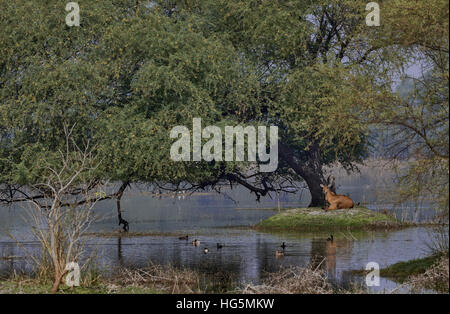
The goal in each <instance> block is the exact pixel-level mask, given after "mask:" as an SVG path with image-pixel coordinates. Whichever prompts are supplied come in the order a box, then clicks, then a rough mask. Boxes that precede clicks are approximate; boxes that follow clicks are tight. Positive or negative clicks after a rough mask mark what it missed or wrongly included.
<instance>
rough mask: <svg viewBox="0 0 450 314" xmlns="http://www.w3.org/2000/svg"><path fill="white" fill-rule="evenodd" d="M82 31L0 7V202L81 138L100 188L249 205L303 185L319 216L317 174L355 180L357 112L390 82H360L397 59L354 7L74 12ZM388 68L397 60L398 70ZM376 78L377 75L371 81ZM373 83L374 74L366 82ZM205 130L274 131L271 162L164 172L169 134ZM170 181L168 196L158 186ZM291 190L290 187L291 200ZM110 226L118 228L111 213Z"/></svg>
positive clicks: (85, 7) (19, 195)
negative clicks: (202, 194)
mask: <svg viewBox="0 0 450 314" xmlns="http://www.w3.org/2000/svg"><path fill="white" fill-rule="evenodd" d="M80 5H81V7H80V8H81V26H80V27H68V26H66V24H65V15H66V14H67V12H65V11H64V7H65V6H64V5H63V4H61V3H60V2H57V1H50V2H49V1H2V10H1V11H0V26H1V28H2V33H1V34H0V47H1V48H0V121H1V124H0V184H1V188H2V189H1V192H2V194H1V197H0V198H1V200H2V201H4V202H7V203H8V202H13V201H18V200H25V199H27V198H39V197H42V196H41V195H28V194H27V193H26V187H27V186H29V185H30V184H33V183H34V182H37V181H39V178H40V173H39V171H38V169H39V167H37V165H38V164H39V163H40V161H41V160H42V159H43V157H44V156H47V155H48V154H51V153H54V152H57V151H58V149H61V147H63V145H64V132H63V130H64V128H68V127H70V128H72V129H73V134H72V137H73V138H74V140H75V141H76V142H77V143H80V144H82V143H83V142H86V141H88V140H89V141H90V142H93V143H94V144H95V145H96V146H95V147H96V153H97V154H98V156H99V158H100V159H101V160H102V163H101V166H100V167H99V168H98V169H97V171H96V173H95V176H96V179H97V180H98V182H101V181H103V180H112V181H116V182H120V186H119V187H118V189H117V190H116V191H113V192H111V194H108V195H106V196H105V197H104V198H105V199H106V198H116V199H117V200H118V205H119V209H120V198H121V196H122V194H123V192H124V190H125V189H126V188H127V187H128V186H129V184H130V183H133V182H144V183H151V184H156V185H157V186H161V187H166V188H167V187H170V188H180V186H181V185H182V188H190V189H198V188H206V187H217V186H220V185H221V184H224V183H227V184H232V185H233V184H240V185H242V186H244V187H246V188H248V189H249V190H250V191H251V192H253V193H255V194H256V196H257V197H258V198H259V197H260V196H264V195H267V194H268V193H270V192H271V191H279V190H283V189H285V188H290V187H291V184H292V182H294V181H299V180H300V181H302V180H304V181H305V182H306V184H307V186H308V188H309V190H310V192H311V195H312V200H311V206H320V205H323V202H324V198H323V195H322V191H321V189H320V183H323V182H324V181H325V179H324V171H323V167H324V166H325V165H330V164H333V163H336V162H338V163H340V164H341V165H343V166H344V167H345V168H346V169H349V170H350V169H352V168H353V167H354V165H355V163H358V162H360V161H361V160H362V159H363V158H364V156H365V150H366V146H367V145H366V144H367V124H366V123H365V122H366V121H365V120H364V119H361V117H362V116H363V114H365V113H366V108H367V107H371V108H375V107H376V106H377V102H380V101H383V100H385V98H383V97H379V95H380V91H383V92H386V93H388V94H389V92H387V91H386V86H387V85H388V83H387V82H384V86H383V84H380V82H379V81H377V80H375V79H371V78H370V74H371V71H375V70H376V69H378V67H379V66H380V65H383V64H385V62H386V58H387V59H389V60H392V61H395V60H397V59H398V58H399V59H398V60H400V61H403V60H402V59H401V58H400V57H399V55H398V54H396V52H397V51H396V50H395V49H394V50H387V49H385V48H386V47H392V46H395V44H396V43H395V42H387V41H386V35H385V33H383V32H384V30H383V29H381V28H377V27H368V26H366V24H365V15H366V14H367V12H365V10H364V9H365V2H364V1H354V0H339V1H338V0H333V1H324V0H321V1H306V0H305V1H287V0H284V1H282V0H277V1H273V0H272V1H269V0H260V1H249V0H245V1H244V0H236V1H225V0H216V1H195V0H191V1H154V2H144V1H134V0H133V1H131V0H130V1H126V0H122V1H119V0H114V1H113V0H110V1H93V0H92V1H83V2H82V3H80ZM400 61H399V62H400ZM377 71H378V70H377ZM379 77H381V76H378V75H377V78H379ZM195 117H200V118H202V119H203V124H204V125H208V124H214V125H218V126H225V125H237V124H241V125H256V124H258V125H259V124H264V125H276V126H278V127H279V134H280V146H279V155H280V164H279V167H278V169H277V170H276V171H275V172H273V173H263V172H260V171H259V167H258V163H256V164H255V163H246V162H174V161H172V160H171V159H170V157H169V156H170V154H169V150H170V145H171V140H170V138H169V131H170V129H171V128H172V127H174V126H176V125H185V126H189V125H191V123H192V119H193V118H195ZM167 184H169V185H167ZM289 190H290V189H289ZM119 219H122V218H121V216H120V212H119Z"/></svg>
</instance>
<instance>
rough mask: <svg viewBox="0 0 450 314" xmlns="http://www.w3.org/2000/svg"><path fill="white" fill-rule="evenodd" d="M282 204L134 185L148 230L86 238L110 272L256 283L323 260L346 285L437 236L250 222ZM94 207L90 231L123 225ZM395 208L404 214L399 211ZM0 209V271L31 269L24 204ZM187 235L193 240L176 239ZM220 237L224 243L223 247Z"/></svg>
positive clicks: (420, 249) (131, 200) (133, 212)
mask: <svg viewBox="0 0 450 314" xmlns="http://www.w3.org/2000/svg"><path fill="white" fill-rule="evenodd" d="M355 189H356V187H355ZM306 194H307V193H306ZM348 194H350V195H352V196H353V197H354V199H355V201H356V202H358V201H362V199H363V198H364V199H366V200H367V199H369V202H370V201H371V200H372V203H369V208H370V207H371V208H372V209H374V210H381V209H382V208H384V207H385V208H389V206H388V205H386V206H382V204H381V205H380V204H379V203H375V202H374V201H373V198H374V196H373V195H372V196H371V195H359V198H360V200H358V197H355V196H354V195H356V193H355V192H353V193H352V190H351V189H350V190H349V191H348ZM279 201H280V205H281V207H300V206H306V205H307V204H308V202H309V199H308V195H306V197H305V195H301V194H295V195H292V194H287V195H281V196H280V200H279ZM277 205H278V200H277V199H276V198H274V199H270V198H264V199H262V201H261V202H260V203H257V202H255V199H254V197H253V196H251V195H250V194H248V193H247V192H246V191H244V190H242V189H235V190H231V191H228V192H227V193H225V194H206V193H205V194H199V195H192V196H184V197H183V196H182V195H174V196H164V197H161V198H157V197H153V196H151V195H149V193H146V192H140V191H138V190H136V189H133V190H132V192H128V193H127V194H126V195H125V196H124V198H123V201H122V206H123V208H124V213H123V215H124V218H125V219H127V220H128V221H129V223H130V231H132V232H142V233H145V234H146V236H135V237H129V236H126V237H124V236H119V235H117V236H112V237H103V236H102V237H99V236H93V237H90V239H89V248H90V249H91V250H93V249H95V250H96V252H97V254H98V255H99V256H100V257H101V258H100V261H99V262H100V264H101V265H103V268H104V269H105V270H106V271H107V272H113V271H114V269H116V267H117V266H126V267H145V266H146V265H148V264H149V263H156V264H171V265H174V266H177V267H187V268H192V269H198V270H201V271H202V272H207V273H208V272H210V273H215V272H219V271H220V272H227V273H231V274H233V275H234V278H235V280H237V281H239V282H241V283H245V282H252V283H258V282H260V280H261V277H262V276H263V275H264V273H265V272H271V271H275V270H277V269H279V268H280V267H284V266H290V265H295V266H306V265H308V264H309V263H311V262H313V261H316V262H317V261H319V262H320V261H321V260H322V259H323V258H326V259H325V260H324V262H323V263H322V264H321V266H320V267H323V268H324V269H325V270H326V272H327V274H328V277H329V279H330V281H332V282H333V283H335V284H337V285H339V286H347V285H348V284H349V283H350V282H355V281H356V282H363V278H361V277H359V276H354V275H352V273H351V272H350V271H351V270H355V269H363V268H365V266H366V264H367V263H369V262H376V263H378V264H379V265H380V267H385V266H388V265H390V264H393V263H396V262H398V261H406V260H410V259H413V258H419V257H423V256H426V255H427V253H428V249H427V243H429V242H430V237H431V236H432V235H433V231H432V230H431V229H427V228H423V227H420V228H408V229H404V230H399V231H393V232H392V231H391V232H356V233H352V234H350V233H348V232H336V233H335V234H334V237H335V241H334V242H333V243H330V242H329V241H326V238H327V237H328V236H329V234H325V233H302V234H292V233H291V234H289V233H288V234H283V233H263V232H258V231H255V230H252V229H250V228H249V227H250V226H253V225H254V224H256V223H258V222H259V221H261V220H263V219H266V218H268V217H270V216H271V215H274V214H276V213H277V210H274V209H273V208H276V207H277ZM269 208H272V209H269ZM96 212H97V213H98V214H99V215H100V216H102V217H103V219H102V220H101V221H100V222H97V223H96V224H95V225H94V226H93V227H92V230H91V231H92V232H96V233H108V232H109V233H110V232H111V231H116V230H118V229H119V228H118V226H117V220H116V219H117V218H116V213H115V204H114V202H110V201H105V202H102V203H100V204H99V205H98V206H97V209H96ZM420 212H421V215H420V217H422V216H427V215H428V216H429V215H431V211H429V210H428V211H426V210H425V211H424V210H422V211H420ZM427 213H428V214H427ZM397 214H398V215H403V216H404V214H402V213H400V212H398V213H397ZM0 215H1V216H0V217H1V220H0V257H1V256H3V257H13V258H8V259H7V260H0V273H3V274H6V273H9V272H11V271H12V270H14V269H16V270H18V269H21V270H23V269H25V270H29V269H31V268H32V266H31V265H29V264H28V263H27V262H26V261H27V259H25V258H24V257H25V256H26V253H25V250H26V251H27V252H35V251H36V250H38V248H39V245H38V243H37V242H35V241H34V240H33V238H32V236H31V234H30V231H29V229H30V228H29V226H28V225H27V224H26V223H24V221H23V216H24V210H23V209H22V208H20V207H13V208H0ZM413 216H414V215H413ZM415 217H418V216H417V215H416V216H415ZM10 234H12V235H14V236H15V237H16V238H18V239H19V240H20V241H21V242H22V246H23V247H20V246H18V245H17V244H16V243H15V242H14V241H13V240H11V237H10ZM186 234H187V235H189V241H182V240H179V239H178V237H179V236H182V235H186ZM193 239H198V240H199V241H200V242H201V244H200V245H199V246H198V247H194V246H193V245H192V244H191V241H192V240H193ZM282 242H286V245H287V247H286V250H285V256H284V257H281V258H277V257H275V251H276V250H277V249H279V246H280V244H281V243H282ZM216 243H221V244H223V245H224V247H223V248H222V249H219V250H218V249H217V248H216ZM205 247H207V248H208V249H209V251H210V252H209V253H208V254H204V253H203V249H204V248H205ZM395 287H396V284H395V283H394V282H392V281H390V280H386V279H382V280H381V286H380V287H373V288H371V290H372V291H380V290H381V291H383V290H385V291H389V290H392V289H394V288H395Z"/></svg>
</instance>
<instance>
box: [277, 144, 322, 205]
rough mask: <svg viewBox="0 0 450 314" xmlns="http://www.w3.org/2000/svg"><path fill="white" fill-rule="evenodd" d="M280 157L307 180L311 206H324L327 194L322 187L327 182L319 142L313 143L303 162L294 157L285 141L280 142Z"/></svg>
mask: <svg viewBox="0 0 450 314" xmlns="http://www.w3.org/2000/svg"><path fill="white" fill-rule="evenodd" d="M279 148H280V149H279V153H280V157H281V158H282V159H283V160H284V161H285V162H286V163H287V164H288V165H289V167H291V168H292V170H294V171H295V173H297V174H298V175H299V176H301V177H302V178H303V180H305V182H306V184H307V185H308V189H309V192H310V193H311V202H310V204H309V207H324V206H325V195H324V194H323V190H322V188H321V187H320V185H321V184H326V182H325V178H324V176H323V171H322V162H321V160H320V150H319V145H318V143H314V144H313V145H311V148H310V150H309V151H307V152H306V161H305V162H303V163H301V162H299V161H297V160H296V159H295V158H294V153H293V151H292V150H291V149H290V148H289V147H288V146H287V145H284V144H283V143H280V144H279Z"/></svg>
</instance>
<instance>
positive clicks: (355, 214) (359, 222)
mask: <svg viewBox="0 0 450 314" xmlns="http://www.w3.org/2000/svg"><path fill="white" fill-rule="evenodd" d="M411 225H412V224H410V223H405V222H401V221H399V220H397V219H396V218H394V217H393V216H390V215H387V214H384V213H377V212H373V211H371V210H369V209H367V208H365V207H357V208H352V209H340V210H333V211H325V210H324V209H321V208H317V207H311V208H296V209H289V210H286V211H284V212H282V213H280V214H277V215H275V216H272V217H269V218H268V219H266V220H264V221H262V222H260V223H259V224H257V225H256V226H255V229H257V230H263V231H264V230H267V231H270V230H274V231H290V232H292V231H294V232H302V231H333V230H377V229H381V230H383V229H395V228H403V227H408V226H411Z"/></svg>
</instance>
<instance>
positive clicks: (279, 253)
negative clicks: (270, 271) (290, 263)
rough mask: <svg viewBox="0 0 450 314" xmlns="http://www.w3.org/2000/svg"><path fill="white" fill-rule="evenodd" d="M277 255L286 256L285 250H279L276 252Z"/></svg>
mask: <svg viewBox="0 0 450 314" xmlns="http://www.w3.org/2000/svg"><path fill="white" fill-rule="evenodd" d="M275 256H276V257H281V256H284V252H283V251H281V250H277V251H276V252H275Z"/></svg>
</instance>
